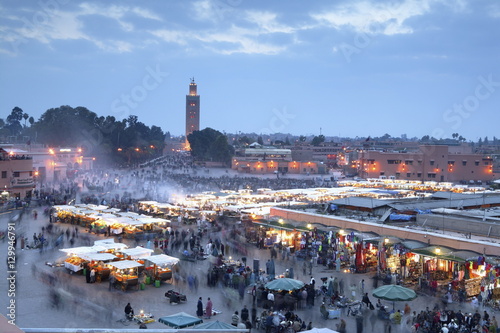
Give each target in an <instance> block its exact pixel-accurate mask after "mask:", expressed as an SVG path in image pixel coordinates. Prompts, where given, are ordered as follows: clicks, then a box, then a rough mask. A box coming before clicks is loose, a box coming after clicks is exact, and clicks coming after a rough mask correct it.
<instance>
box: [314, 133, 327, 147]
mask: <svg viewBox="0 0 500 333" xmlns="http://www.w3.org/2000/svg"><path fill="white" fill-rule="evenodd" d="M323 142H325V136H324V135H323V134H320V135H318V136H315V137H314V138H313V139H312V141H311V144H312V145H313V146H319V145H320V144H321V143H323Z"/></svg>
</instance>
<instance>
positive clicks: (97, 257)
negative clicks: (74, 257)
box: [80, 252, 117, 282]
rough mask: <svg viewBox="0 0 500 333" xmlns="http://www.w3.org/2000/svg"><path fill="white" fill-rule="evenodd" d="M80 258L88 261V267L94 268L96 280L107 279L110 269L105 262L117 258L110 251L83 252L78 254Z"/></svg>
mask: <svg viewBox="0 0 500 333" xmlns="http://www.w3.org/2000/svg"><path fill="white" fill-rule="evenodd" d="M80 257H81V258H82V259H84V260H85V261H87V262H88V269H95V272H96V273H95V275H96V276H95V278H96V281H97V282H101V281H104V280H107V279H108V278H109V275H110V273H111V269H110V268H109V266H108V265H106V263H109V262H110V261H113V260H115V259H117V257H116V256H115V255H113V254H111V253H95V252H93V253H83V254H81V255H80Z"/></svg>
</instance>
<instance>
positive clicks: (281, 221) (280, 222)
mask: <svg viewBox="0 0 500 333" xmlns="http://www.w3.org/2000/svg"><path fill="white" fill-rule="evenodd" d="M278 222H279V224H281V227H280V229H281V236H280V244H281V246H283V223H285V222H284V221H283V219H279V220H278ZM280 248H281V247H280Z"/></svg>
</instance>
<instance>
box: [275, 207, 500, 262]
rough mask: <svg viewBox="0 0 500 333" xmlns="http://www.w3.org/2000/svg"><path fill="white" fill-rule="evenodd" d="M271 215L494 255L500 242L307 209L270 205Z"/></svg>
mask: <svg viewBox="0 0 500 333" xmlns="http://www.w3.org/2000/svg"><path fill="white" fill-rule="evenodd" d="M270 216H276V217H280V218H283V219H288V220H293V221H298V222H300V223H303V225H304V227H305V226H307V224H308V223H320V224H323V225H326V226H331V227H337V228H340V229H354V230H357V231H360V232H375V233H376V234H378V235H380V236H393V237H398V238H400V239H411V240H416V241H420V242H424V243H425V242H426V243H427V244H429V245H439V246H444V247H450V248H454V249H456V250H468V251H475V252H478V253H483V254H486V255H493V256H497V255H498V254H499V253H500V244H497V243H492V242H486V241H481V240H477V239H466V238H465V237H464V236H451V235H446V234H439V233H438V232H430V231H421V230H415V229H411V228H402V227H394V226H390V225H386V224H381V223H373V222H364V221H357V220H351V219H347V218H340V217H336V216H331V215H321V214H314V213H306V212H300V211H296V210H290V209H283V208H276V207H273V208H271V213H270ZM441 225H442V224H441Z"/></svg>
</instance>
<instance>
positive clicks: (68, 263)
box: [60, 245, 105, 274]
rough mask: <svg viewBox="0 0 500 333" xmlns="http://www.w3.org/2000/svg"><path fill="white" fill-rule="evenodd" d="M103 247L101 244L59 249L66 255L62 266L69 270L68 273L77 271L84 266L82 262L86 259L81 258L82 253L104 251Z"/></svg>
mask: <svg viewBox="0 0 500 333" xmlns="http://www.w3.org/2000/svg"><path fill="white" fill-rule="evenodd" d="M104 250H105V248H104V247H102V246H98V245H94V246H79V247H73V248H68V249H60V251H61V252H64V253H66V254H67V255H68V258H66V259H65V260H64V267H65V268H66V269H67V270H68V271H69V273H70V274H74V273H78V272H80V271H81V270H83V268H84V264H85V263H86V262H88V260H86V259H84V258H83V255H85V254H88V253H97V252H100V251H104Z"/></svg>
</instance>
